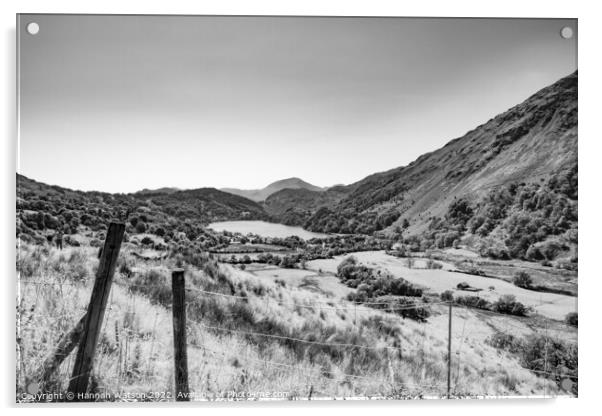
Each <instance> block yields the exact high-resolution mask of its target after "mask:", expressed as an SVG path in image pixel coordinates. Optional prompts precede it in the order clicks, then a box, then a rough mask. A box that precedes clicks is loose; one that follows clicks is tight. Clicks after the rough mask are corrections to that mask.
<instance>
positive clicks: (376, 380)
mask: <svg viewBox="0 0 602 416" xmlns="http://www.w3.org/2000/svg"><path fill="white" fill-rule="evenodd" d="M190 345H192V346H193V347H197V348H201V349H203V350H205V351H208V352H210V353H212V354H217V355H221V356H222V357H223V358H224V359H226V358H228V356H227V355H226V354H225V353H223V352H221V351H216V350H213V349H211V348H207V347H205V346H204V345H197V344H190ZM246 358H247V359H248V360H250V361H254V362H256V363H258V364H267V365H271V366H274V367H283V368H291V369H294V370H297V371H299V372H301V373H303V372H304V371H308V369H307V368H305V367H301V366H296V365H291V364H285V363H278V362H275V361H270V360H262V359H258V358H251V357H248V356H247V357H246ZM304 375H305V376H306V377H309V378H311V377H313V378H319V379H321V380H339V381H341V380H343V381H345V380H346V379H347V378H355V379H359V380H367V381H372V382H376V383H379V384H387V383H386V382H383V380H380V379H376V378H373V377H366V376H358V375H355V374H347V373H342V377H336V376H335V377H328V376H324V375H312V374H309V373H305V374H304ZM395 384H396V385H404V386H416V387H442V386H443V385H444V384H443V383H440V384H420V383H395Z"/></svg>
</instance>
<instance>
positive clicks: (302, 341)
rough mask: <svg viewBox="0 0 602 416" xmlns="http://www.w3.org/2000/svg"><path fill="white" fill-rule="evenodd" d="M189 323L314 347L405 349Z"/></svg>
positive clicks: (196, 322)
mask: <svg viewBox="0 0 602 416" xmlns="http://www.w3.org/2000/svg"><path fill="white" fill-rule="evenodd" d="M189 321H190V322H193V323H195V324H196V325H198V326H201V327H203V328H207V329H213V330H217V331H223V332H230V333H237V334H243V335H252V336H260V337H266V338H276V339H286V340H290V341H295V342H301V343H304V344H314V345H323V346H332V347H344V348H361V349H369V350H387V349H389V350H396V351H403V349H402V348H401V347H389V346H384V347H370V346H368V345H359V344H348V343H339V342H322V341H309V340H305V339H302V338H294V337H287V336H284V335H274V334H265V333H262V332H253V331H244V330H239V329H228V328H222V327H219V326H211V325H205V324H202V323H200V322H198V321H195V320H192V319H189Z"/></svg>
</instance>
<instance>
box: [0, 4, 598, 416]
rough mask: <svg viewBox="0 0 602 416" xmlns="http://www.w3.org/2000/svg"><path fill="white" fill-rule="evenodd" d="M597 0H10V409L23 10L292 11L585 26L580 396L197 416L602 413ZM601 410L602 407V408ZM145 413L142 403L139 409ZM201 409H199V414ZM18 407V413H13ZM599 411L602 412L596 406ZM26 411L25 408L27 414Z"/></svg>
mask: <svg viewBox="0 0 602 416" xmlns="http://www.w3.org/2000/svg"><path fill="white" fill-rule="evenodd" d="M596 3H598V2H595V1H575V0H565V1H556V0H548V1H541V2H536V1H526V0H518V1H517V0H498V1H497V2H495V3H493V2H490V1H462V0H454V1H445V0H440V1H432V0H431V1H408V2H402V1H396V2H394V1H384V0H383V1H380V0H366V1H357V0H332V1H327V0H294V1H292V0H289V1H282V0H281V1H276V0H271V1H268V0H247V1H245V0H237V1H234V0H222V1H179V0H163V1H155V0H146V1H137V2H136V1H125V0H103V1H89V2H83V1H76V0H51V1H43V0H37V1H27V0H23V1H16V0H15V1H13V0H4V1H3V2H1V3H0V7H1V8H2V13H1V14H0V19H1V21H2V29H3V31H2V33H3V48H4V51H3V52H4V53H3V59H2V65H0V66H1V67H2V69H1V70H2V75H3V76H2V80H3V83H4V88H3V89H2V91H3V92H4V97H3V100H2V101H1V105H2V110H3V111H1V114H2V116H3V117H4V119H3V123H2V126H4V129H5V130H4V135H3V141H2V157H3V160H2V162H3V163H2V164H1V166H2V169H1V170H2V179H3V180H2V184H3V191H4V192H3V198H2V201H3V203H2V204H0V211H1V214H2V215H1V216H0V218H1V219H2V223H1V224H0V230H1V231H2V238H0V256H1V257H0V259H1V262H0V264H2V270H3V272H4V273H2V274H1V275H2V278H1V280H2V282H3V294H4V296H5V297H4V300H5V302H3V308H2V309H3V312H5V313H4V314H3V319H2V321H1V322H2V335H3V337H2V339H3V341H2V342H1V348H2V351H3V354H2V359H3V360H4V362H3V364H5V365H3V366H2V369H3V371H2V373H3V374H2V375H3V377H1V387H2V389H1V390H0V392H1V393H2V396H1V397H2V399H3V400H2V401H3V404H4V406H13V407H14V404H13V402H14V397H15V396H14V391H15V388H14V355H15V353H14V343H13V340H14V336H15V335H14V334H15V328H14V323H15V313H14V312H15V309H14V307H15V290H14V288H15V286H14V283H15V271H14V264H15V263H14V260H15V243H14V241H15V240H14V235H15V234H14V232H15V220H14V219H15V217H14V213H15V211H14V210H15V192H14V191H15V168H16V165H15V162H16V158H15V155H16V134H17V129H16V112H15V108H16V107H15V105H16V100H15V91H16V83H15V65H16V64H15V43H16V39H15V33H16V32H15V21H16V16H15V14H16V13H43V12H44V13H64V12H68V13H126V14H127V13H132V14H264V15H265V14H268V15H278V14H288V15H339V16H340V15H347V16H352V15H359V16H449V17H460V16H462V17H464V16H486V17H570V18H578V19H579V32H580V33H579V135H580V140H579V155H580V156H579V170H580V174H579V177H580V182H581V184H580V188H581V195H580V211H579V216H580V218H579V222H580V224H581V232H580V241H579V243H580V247H581V250H580V251H581V253H580V254H581V256H580V271H579V276H580V278H579V281H580V290H579V293H580V299H579V309H580V312H581V319H580V321H581V331H580V340H579V341H580V342H579V344H580V345H579V347H580V361H581V366H580V372H579V378H580V383H579V390H580V391H579V399H556V400H549V399H548V400H541V399H527V400H515V399H510V400H494V401H491V400H461V401H455V400H454V401H444V400H433V401H431V400H429V401H410V402H396V401H390V402H358V401H353V402H341V401H333V402H322V401H321V402H312V403H307V402H296V403H289V402H277V403H272V402H269V403H268V402H258V403H249V402H242V403H212V404H201V405H200V406H196V407H195V408H192V409H190V410H191V411H194V412H195V413H197V414H198V412H202V413H211V414H215V413H223V412H239V413H240V412H245V415H247V416H253V415H265V414H279V415H280V414H282V412H283V411H285V412H286V413H287V416H296V415H304V416H305V415H306V413H307V412H308V411H311V412H315V411H319V412H323V413H326V412H345V413H346V414H348V415H365V414H366V412H369V411H372V410H376V411H378V412H382V413H389V412H391V413H392V412H395V413H399V412H408V411H409V412H416V411H419V412H420V413H421V415H422V414H425V415H430V414H433V415H434V414H437V415H440V414H442V413H451V414H455V413H461V414H462V415H470V414H478V415H481V416H482V415H483V414H487V415H488V416H489V415H491V416H495V415H504V416H507V415H508V413H518V414H522V413H525V412H527V411H530V412H538V413H543V412H545V413H546V414H550V415H564V416H566V415H567V414H569V413H571V414H577V413H583V414H587V413H590V412H591V413H593V412H594V410H593V409H597V408H599V407H600V404H599V403H596V399H598V397H599V389H600V387H601V386H602V383H601V382H600V377H601V376H600V374H602V369H601V366H600V358H599V356H600V353H599V352H598V351H599V350H600V349H601V343H600V340H601V336H600V334H599V330H600V320H599V318H598V317H599V316H600V314H601V312H600V310H599V309H598V305H599V298H600V296H601V294H602V284H601V282H602V273H601V272H600V270H599V269H600V260H599V257H600V255H599V251H600V249H599V247H600V246H601V245H602V244H601V243H602V241H601V240H602V232H600V231H601V230H600V223H601V220H600V212H601V208H600V207H602V203H601V202H602V198H601V197H600V188H601V187H600V184H599V182H600V179H601V178H602V174H601V172H600V168H599V166H600V164H601V161H600V158H601V157H602V151H601V150H602V146H601V144H600V138H601V137H600V136H601V133H600V131H601V126H600V122H599V120H600V118H601V117H600V112H601V107H602V105H601V100H602V90H601V85H600V78H601V77H602V67H601V65H600V64H601V58H600V53H599V49H600V45H601V44H602V42H600V40H601V36H600V30H601V29H600V28H601V27H602V15H601V14H600V13H599V10H597V7H596ZM596 405H597V406H596ZM85 407H87V408H86V409H85V410H84V411H85V412H86V413H88V412H91V413H94V414H100V413H101V412H102V413H103V414H104V413H105V412H107V410H109V409H107V408H106V407H93V406H85ZM140 407H141V406H136V410H139V408H140ZM166 407H167V406H165V405H157V406H153V407H149V406H146V407H144V409H145V410H144V411H145V412H149V413H153V414H163V413H165V412H166V411H168V410H167V408H166ZM177 407H178V410H177V411H178V412H181V411H186V410H185V407H186V406H184V408H182V406H177ZM198 407H200V408H198ZM34 409H36V408H33V409H31V408H29V409H27V408H25V411H35V410H34ZM37 409H39V410H38V411H43V412H45V413H47V412H50V414H53V413H59V412H60V413H61V414H64V412H65V411H77V412H81V411H82V410H83V409H67V410H66V409H64V408H60V407H58V406H44V408H43V409H40V408H39V407H38V408H37ZM14 410H15V409H14V408H13V409H11V410H10V411H11V412H12V411H14ZM597 410H599V409H597ZM21 411H23V409H21ZM110 411H111V412H113V411H124V412H126V411H128V409H123V408H119V409H111V410H110Z"/></svg>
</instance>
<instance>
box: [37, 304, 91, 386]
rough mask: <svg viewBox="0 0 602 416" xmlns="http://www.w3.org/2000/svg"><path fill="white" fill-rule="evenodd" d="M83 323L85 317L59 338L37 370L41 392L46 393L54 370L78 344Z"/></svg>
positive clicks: (82, 330) (82, 331)
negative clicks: (51, 351)
mask: <svg viewBox="0 0 602 416" xmlns="http://www.w3.org/2000/svg"><path fill="white" fill-rule="evenodd" d="M85 323H86V315H84V316H82V317H81V319H80V320H79V321H78V323H77V325H75V326H74V327H73V329H71V331H69V332H68V333H66V334H64V335H63V336H62V337H61V339H60V340H59V344H58V346H57V347H56V349H55V350H54V352H53V353H52V354H50V355H49V356H48V357H46V359H45V360H44V363H43V364H42V367H41V368H40V370H39V373H40V382H41V390H42V391H46V388H47V386H48V384H49V382H50V380H51V378H52V375H53V374H54V372H55V371H56V369H57V368H59V367H60V365H61V364H62V363H63V361H64V360H65V358H67V357H68V356H69V354H71V351H73V350H74V349H75V347H76V346H77V345H78V344H79V342H80V340H81V337H82V334H83V333H84V325H85Z"/></svg>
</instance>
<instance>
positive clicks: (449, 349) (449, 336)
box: [447, 301, 453, 399]
mask: <svg viewBox="0 0 602 416" xmlns="http://www.w3.org/2000/svg"><path fill="white" fill-rule="evenodd" d="M452 303H453V302H452V301H450V302H449V323H448V329H447V331H448V333H447V398H448V399H450V398H451V354H452Z"/></svg>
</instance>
